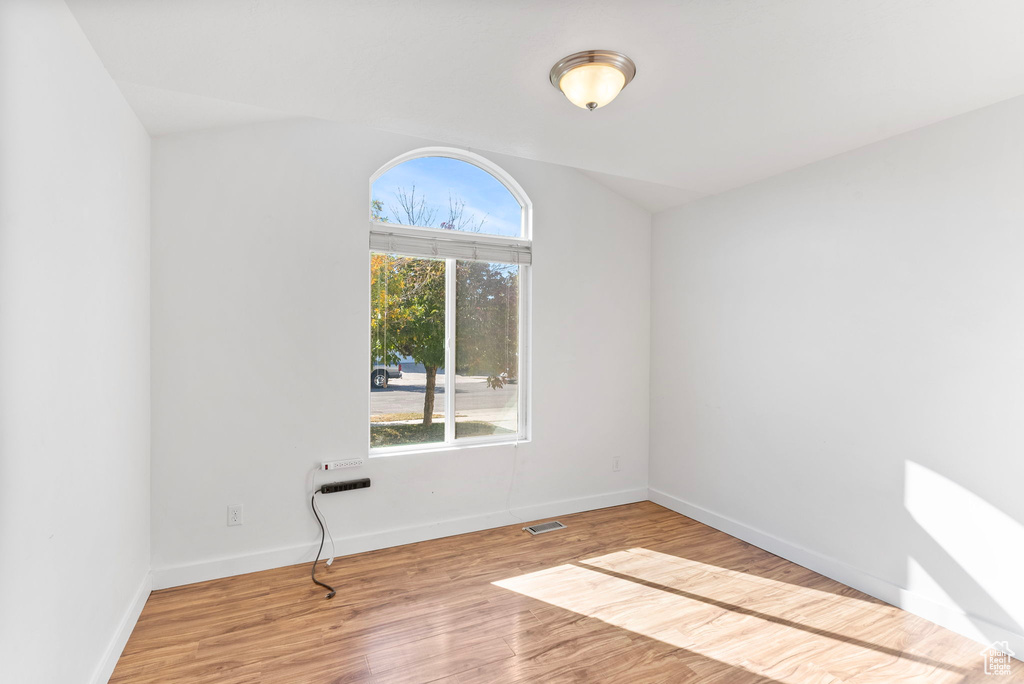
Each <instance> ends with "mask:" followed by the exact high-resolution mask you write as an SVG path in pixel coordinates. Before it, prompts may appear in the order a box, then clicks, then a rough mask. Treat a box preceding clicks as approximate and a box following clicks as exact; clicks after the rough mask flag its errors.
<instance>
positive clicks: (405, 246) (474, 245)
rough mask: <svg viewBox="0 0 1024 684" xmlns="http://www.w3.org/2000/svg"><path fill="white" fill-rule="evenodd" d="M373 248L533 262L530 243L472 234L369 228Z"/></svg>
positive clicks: (385, 250)
mask: <svg viewBox="0 0 1024 684" xmlns="http://www.w3.org/2000/svg"><path fill="white" fill-rule="evenodd" d="M370 249H371V250H372V251H374V252H384V253H386V254H402V255H404V256H416V257H428V258H429V257H436V258H439V259H463V260H467V261H488V262H498V263H502V264H524V265H529V264H531V263H532V262H533V258H532V256H533V255H532V250H531V248H530V244H529V243H528V242H503V241H500V240H493V239H490V240H479V241H477V240H474V239H473V233H459V234H453V235H452V237H451V238H448V237H437V236H433V235H406V234H398V233H391V232H388V231H385V230H378V229H373V230H371V231H370Z"/></svg>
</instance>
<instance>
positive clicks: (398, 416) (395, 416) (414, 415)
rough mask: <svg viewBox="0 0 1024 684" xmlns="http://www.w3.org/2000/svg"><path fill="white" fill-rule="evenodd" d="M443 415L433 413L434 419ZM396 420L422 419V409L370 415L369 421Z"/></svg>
mask: <svg viewBox="0 0 1024 684" xmlns="http://www.w3.org/2000/svg"><path fill="white" fill-rule="evenodd" d="M443 417H444V416H443V415H442V414H440V413H435V414H434V420H437V419H438V418H443ZM396 420H423V411H409V412H407V413H382V414H379V415H376V416H370V422H371V423H391V422H394V421H396Z"/></svg>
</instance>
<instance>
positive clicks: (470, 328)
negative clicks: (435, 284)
mask: <svg viewBox="0 0 1024 684" xmlns="http://www.w3.org/2000/svg"><path fill="white" fill-rule="evenodd" d="M455 272H456V284H455V311H456V313H455V321H456V322H455V331H456V332H455V437H456V439H459V438H463V437H480V436H484V435H499V434H509V435H514V434H516V433H517V432H518V431H519V389H518V388H519V267H518V266H516V265H513V264H497V263H486V262H481V261H458V262H457V265H456V269H455Z"/></svg>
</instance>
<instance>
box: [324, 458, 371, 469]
mask: <svg viewBox="0 0 1024 684" xmlns="http://www.w3.org/2000/svg"><path fill="white" fill-rule="evenodd" d="M361 465H363V459H361V458H348V459H345V460H344V461H324V462H323V463H322V464H321V465H320V469H321V470H338V469H340V468H358V467H359V466H361Z"/></svg>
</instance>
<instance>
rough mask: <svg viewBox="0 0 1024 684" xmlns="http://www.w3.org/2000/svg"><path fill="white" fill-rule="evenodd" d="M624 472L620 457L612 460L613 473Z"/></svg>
mask: <svg viewBox="0 0 1024 684" xmlns="http://www.w3.org/2000/svg"><path fill="white" fill-rule="evenodd" d="M620 470H622V464H621V463H620V462H619V457H618V456H615V457H614V458H612V472H613V473H617V472H619V471H620Z"/></svg>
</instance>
